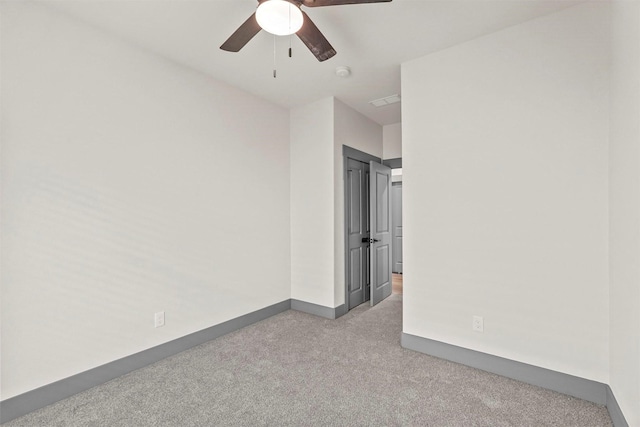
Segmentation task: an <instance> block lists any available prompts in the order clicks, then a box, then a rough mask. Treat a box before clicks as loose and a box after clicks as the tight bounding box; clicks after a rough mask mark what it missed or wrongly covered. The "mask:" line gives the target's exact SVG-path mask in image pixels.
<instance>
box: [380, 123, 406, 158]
mask: <svg viewBox="0 0 640 427" xmlns="http://www.w3.org/2000/svg"><path fill="white" fill-rule="evenodd" d="M382 141H383V142H382V147H383V149H382V158H383V159H385V160H386V159H398V158H400V157H402V123H395V124H392V125H386V126H383V127H382Z"/></svg>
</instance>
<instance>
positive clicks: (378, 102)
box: [369, 95, 400, 107]
mask: <svg viewBox="0 0 640 427" xmlns="http://www.w3.org/2000/svg"><path fill="white" fill-rule="evenodd" d="M398 102H400V95H390V96H385V97H384V98H380V99H374V100H373V101H369V104H371V105H373V106H374V107H384V106H385V105H391V104H396V103H398Z"/></svg>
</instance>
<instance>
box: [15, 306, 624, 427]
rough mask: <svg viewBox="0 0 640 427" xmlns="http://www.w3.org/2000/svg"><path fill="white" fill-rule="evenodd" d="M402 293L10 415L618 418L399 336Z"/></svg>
mask: <svg viewBox="0 0 640 427" xmlns="http://www.w3.org/2000/svg"><path fill="white" fill-rule="evenodd" d="M401 310H402V296H401V295H395V294H394V295H392V296H391V297H389V298H388V299H387V300H385V301H383V302H382V303H381V304H379V305H378V306H376V307H373V308H369V307H368V306H366V305H363V306H360V307H357V308H356V309H354V310H352V311H351V312H349V313H348V314H347V315H345V316H343V317H341V318H340V319H338V320H325V319H322V318H319V317H314V316H311V315H307V314H304V313H300V312H296V311H287V312H285V313H281V314H279V315H277V316H274V317H272V318H270V319H267V320H265V321H263V322H260V323H257V324H255V325H252V326H249V327H247V328H244V329H242V330H240V331H237V332H234V333H232V334H229V335H226V336H224V337H221V338H219V339H217V340H214V341H211V342H209V343H206V344H203V345H201V346H198V347H195V348H193V349H191V350H188V351H186V352H183V353H181V354H179V355H176V356H174V357H171V358H168V359H165V360H163V361H161V362H158V363H156V364H154V365H152V366H149V367H146V368H144V369H140V370H138V371H135V372H132V373H130V374H128V375H125V376H123V377H121V378H118V379H116V380H113V381H111V382H109V383H106V384H103V385H101V386H99V387H95V388H93V389H91V390H88V391H86V392H84V393H81V394H78V395H76V396H73V397H71V398H69V399H66V400H64V401H61V402H58V403H56V404H53V405H51V406H48V407H46V408H43V409H41V410H39V411H36V412H34V413H31V414H29V415H26V416H24V417H22V418H18V419H16V420H13V421H12V422H9V423H7V424H5V425H4V426H6V427H16V426H29V427H33V426H110V427H111V426H396V425H397V426H438V427H439V426H536V427H539V426H562V427H568V426H580V427H588V426H594V427H595V426H610V425H611V421H610V418H609V415H608V413H607V410H606V409H605V408H604V407H602V406H598V405H595V404H592V403H589V402H586V401H583V400H580V399H575V398H572V397H568V396H565V395H562V394H558V393H555V392H552V391H548V390H544V389H541V388H538V387H535V386H530V385H527V384H523V383H520V382H517V381H513V380H510V379H507V378H503V377H500V376H497V375H493V374H489V373H486V372H483V371H479V370H477V369H473V368H468V367H465V366H462V365H458V364H455V363H451V362H447V361H444V360H440V359H436V358H433V357H430V356H427V355H424V354H420V353H416V352H413V351H410V350H405V349H403V348H401V347H400V333H401V321H402V313H401Z"/></svg>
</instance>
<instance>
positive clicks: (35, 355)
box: [1, 2, 290, 399]
mask: <svg viewBox="0 0 640 427" xmlns="http://www.w3.org/2000/svg"><path fill="white" fill-rule="evenodd" d="M1 60H2V62H1V64H2V80H1V89H2V134H1V137H2V154H3V156H2V205H1V215H2V230H1V233H2V260H1V270H2V273H1V274H2V276H1V283H2V289H1V297H2V334H1V335H2V367H1V368H2V369H1V370H2V399H7V398H10V397H12V396H15V395H17V394H20V393H23V392H26V391H28V390H31V389H34V388H36V387H39V386H42V385H45V384H47V383H51V382H53V381H56V380H59V379H62V378H65V377H68V376H70V375H73V374H76V373H79V372H82V371H85V370H87V369H90V368H93V367H96V366H99V365H102V364H104V363H107V362H110V361H113V360H115V359H118V358H121V357H124V356H127V355H130V354H132V353H135V352H138V351H141V350H144V349H146V348H149V347H152V346H155V345H158V344H161V343H163V342H166V341H169V340H172V339H174V338H178V337H181V336H184V335H186V334H189V333H191V332H194V331H197V330H200V329H203V328H206V327H209V326H212V325H215V324H218V323H220V322H223V321H226V320H229V319H231V318H234V317H237V316H240V315H243V314H245V313H248V312H251V311H254V310H257V309H260V308H263V307H265V306H268V305H271V304H274V303H277V302H280V301H283V300H286V299H288V298H289V297H290V246H289V238H288V236H289V151H288V150H289V149H288V142H289V141H288V139H289V116H288V113H287V112H286V111H285V110H283V109H281V108H279V107H276V106H274V105H271V104H269V103H267V102H264V101H261V100H259V99H256V98H254V97H252V96H249V95H247V94H245V93H243V92H241V91H239V90H237V89H234V88H231V87H229V86H226V85H223V84H220V83H218V82H216V81H214V80H211V79H210V78H207V77H205V76H203V75H201V74H199V73H196V72H193V71H190V70H188V69H185V68H182V67H179V66H177V65H175V64H174V63H172V62H169V61H166V60H164V59H162V58H160V57H158V56H155V55H153V54H150V53H146V52H144V51H141V50H138V49H136V48H133V47H130V46H129V45H127V44H124V43H123V42H121V41H119V40H118V39H116V38H113V37H111V36H110V35H107V34H104V33H102V32H99V31H97V30H94V29H93V28H91V27H88V26H85V25H84V24H80V23H77V22H75V21H72V20H70V19H68V18H66V17H65V16H63V15H60V14H58V13H57V12H53V11H50V10H49V9H48V8H46V7H44V6H40V5H36V4H28V3H27V4H24V3H22V4H21V2H2V57H1ZM248 124H250V125H249V126H248ZM226 176H233V177H234V179H233V180H228V179H221V178H223V177H226ZM161 310H163V311H165V312H166V326H164V327H162V328H158V329H154V327H153V314H154V312H156V311H161Z"/></svg>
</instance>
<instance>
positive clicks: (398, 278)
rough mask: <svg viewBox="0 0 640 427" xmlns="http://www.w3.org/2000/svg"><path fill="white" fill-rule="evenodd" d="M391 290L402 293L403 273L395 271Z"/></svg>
mask: <svg viewBox="0 0 640 427" xmlns="http://www.w3.org/2000/svg"><path fill="white" fill-rule="evenodd" d="M391 284H392V287H391V292H393V293H394V294H399V295H402V274H398V273H393V275H392V282H391Z"/></svg>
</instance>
